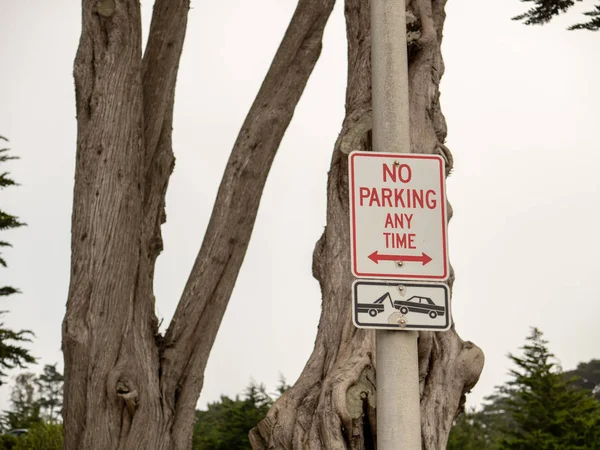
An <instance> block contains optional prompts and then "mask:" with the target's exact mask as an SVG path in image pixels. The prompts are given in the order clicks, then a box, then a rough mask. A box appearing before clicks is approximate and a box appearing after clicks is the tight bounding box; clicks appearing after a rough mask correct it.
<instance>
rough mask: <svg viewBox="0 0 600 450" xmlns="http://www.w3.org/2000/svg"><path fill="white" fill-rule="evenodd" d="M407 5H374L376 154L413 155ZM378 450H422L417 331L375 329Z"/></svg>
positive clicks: (399, 1)
mask: <svg viewBox="0 0 600 450" xmlns="http://www.w3.org/2000/svg"><path fill="white" fill-rule="evenodd" d="M406 45H407V43H406V4H405V0H371V67H372V90H373V150H374V151H375V152H398V153H402V152H404V153H409V152H410V134H409V107H408V105H409V99H408V62H407V48H406ZM376 333H377V337H376V345H377V353H376V355H377V361H376V363H377V448H378V450H418V449H420V448H421V414H420V396H419V367H418V352H417V336H418V334H417V332H416V331H402V332H399V331H389V330H377V331H376Z"/></svg>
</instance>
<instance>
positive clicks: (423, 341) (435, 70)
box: [250, 0, 483, 450]
mask: <svg viewBox="0 0 600 450" xmlns="http://www.w3.org/2000/svg"><path fill="white" fill-rule="evenodd" d="M444 5H445V0H412V1H408V2H407V9H408V11H407V28H408V30H407V31H408V41H409V44H408V45H409V89H410V114H411V117H410V125H411V150H412V152H415V153H440V154H441V155H442V156H444V157H445V158H446V161H447V169H448V173H449V171H450V170H451V168H452V156H451V154H450V152H449V150H448V149H447V147H446V146H445V145H444V144H443V142H444V140H445V137H446V123H445V120H444V116H443V115H442V112H441V110H440V104H439V82H440V78H441V76H442V74H443V71H444V65H443V60H442V55H441V50H440V45H441V39H442V29H443V24H444V19H445V13H444ZM345 14H346V24H347V38H348V85H347V91H346V117H345V119H344V122H343V125H342V130H341V132H340V135H339V137H338V139H337V142H336V144H335V148H334V151H333V157H332V161H331V170H330V172H329V179H328V188H327V199H328V205H327V227H326V229H325V231H324V233H323V235H322V237H321V238H320V240H319V241H318V242H317V244H316V247H315V251H314V257H313V274H314V276H315V278H316V279H317V280H318V281H319V283H320V286H321V291H322V301H323V304H322V314H321V319H320V323H319V327H318V332H317V338H316V342H315V348H314V350H313V353H312V355H311V357H310V358H309V360H308V362H307V364H306V366H305V368H304V370H303V372H302V374H301V375H300V378H299V379H298V380H297V382H296V383H295V384H294V386H293V387H292V388H290V389H289V390H288V391H287V392H286V393H284V395H282V396H281V398H280V399H279V400H278V401H277V402H276V403H275V405H274V406H273V407H272V408H271V410H270V411H269V414H268V415H267V417H266V418H265V419H264V420H263V421H262V422H261V423H260V424H259V425H258V426H257V427H256V428H255V429H253V430H252V431H251V433H250V439H251V442H252V446H253V448H254V449H311V450H316V449H352V450H362V449H375V448H376V442H377V424H376V421H375V417H376V414H375V408H376V372H375V336H374V331H370V330H368V331H367V330H360V329H356V328H355V327H354V326H353V324H352V320H351V300H350V299H351V284H352V281H353V277H352V275H351V271H350V249H349V242H350V239H349V221H348V176H347V159H348V153H350V152H351V151H354V150H366V151H370V150H372V148H371V139H370V132H369V131H370V127H371V85H370V77H371V74H370V67H371V64H370V20H369V2H368V1H366V0H346V7H345ZM448 211H449V216H451V214H452V210H451V208H450V207H449V208H448ZM453 279H454V274H453V271H451V278H450V280H449V283H450V284H452V282H453ZM482 368H483V353H482V352H481V350H480V349H479V348H477V347H476V346H475V345H474V344H472V343H471V342H465V341H463V340H462V339H461V338H460V337H459V336H458V334H457V333H456V330H455V328H454V326H453V327H452V329H451V330H450V331H447V332H443V333H432V332H421V333H420V335H419V379H420V394H421V426H422V448H423V449H425V450H433V449H436V450H441V449H445V448H446V443H447V438H448V433H449V431H450V427H451V424H452V420H453V418H454V417H455V415H456V414H457V413H458V412H459V411H460V409H461V408H462V406H463V404H464V400H465V394H466V393H467V392H468V391H469V390H470V389H471V388H472V387H473V386H474V385H475V383H476V382H477V380H478V377H479V374H480V373H481V370H482Z"/></svg>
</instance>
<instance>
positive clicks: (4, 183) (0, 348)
mask: <svg viewBox="0 0 600 450" xmlns="http://www.w3.org/2000/svg"><path fill="white" fill-rule="evenodd" d="M0 140H4V141H6V138H4V137H2V136H0ZM7 152H8V149H7V148H2V149H0V164H1V163H5V162H7V161H10V160H11V159H17V158H16V157H14V156H9V155H8V154H7ZM15 184H16V183H15V182H14V180H13V179H12V178H10V177H9V174H8V172H0V189H1V188H5V187H8V186H14V185H15ZM23 225H24V224H23V223H22V222H20V221H19V219H18V218H17V217H16V216H13V215H11V214H8V213H7V212H5V211H2V210H1V209H0V231H6V230H10V229H12V228H18V227H21V226H23ZM0 247H10V244H9V243H8V242H6V241H1V240H0ZM0 266H3V267H6V261H5V260H4V258H3V257H2V254H0ZM18 292H19V291H18V289H15V288H14V287H12V286H0V297H5V296H8V295H12V294H16V293H18ZM4 314H6V311H0V316H2V315H4ZM32 336H33V333H32V332H31V331H29V330H21V331H14V330H11V329H10V328H5V325H4V322H0V385H1V384H2V379H3V378H4V377H5V376H6V372H5V370H6V369H14V368H15V367H21V368H23V367H25V365H26V364H31V363H34V362H35V358H34V357H33V356H31V354H30V353H29V350H27V349H25V348H24V347H22V346H21V345H20V344H21V343H23V342H31V337H32Z"/></svg>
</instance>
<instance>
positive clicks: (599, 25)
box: [513, 0, 600, 31]
mask: <svg viewBox="0 0 600 450" xmlns="http://www.w3.org/2000/svg"><path fill="white" fill-rule="evenodd" d="M521 1H522V2H530V3H531V2H533V4H534V6H533V7H532V8H530V9H529V10H527V11H526V12H524V13H523V14H519V15H518V16H515V17H513V20H519V21H522V22H523V23H525V25H543V24H545V23H548V22H550V21H551V20H552V19H553V18H554V17H556V16H558V15H560V14H563V13H565V12H567V11H568V10H569V9H571V7H572V6H574V5H575V2H576V1H577V2H581V1H582V0H521ZM583 14H584V15H585V16H587V17H590V19H589V20H588V21H587V22H583V23H578V24H575V25H571V26H570V27H569V30H589V31H598V30H599V29H600V3H598V4H597V5H594V6H593V9H592V10H590V11H586V12H584V13H583Z"/></svg>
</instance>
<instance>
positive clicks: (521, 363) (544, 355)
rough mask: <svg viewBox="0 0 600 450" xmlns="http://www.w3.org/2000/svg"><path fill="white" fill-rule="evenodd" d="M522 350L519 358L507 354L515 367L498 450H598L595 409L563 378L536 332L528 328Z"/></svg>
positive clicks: (599, 421) (599, 408) (599, 424)
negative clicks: (508, 420)
mask: <svg viewBox="0 0 600 450" xmlns="http://www.w3.org/2000/svg"><path fill="white" fill-rule="evenodd" d="M522 349H523V356H522V357H518V356H515V355H512V354H511V355H509V357H510V359H511V360H512V361H513V363H514V364H515V365H516V366H517V367H516V369H511V371H510V375H511V377H512V379H511V380H510V381H509V382H508V386H509V387H510V388H511V392H510V395H509V396H505V397H504V399H505V405H506V413H507V414H508V415H509V416H510V417H511V419H512V426H511V427H508V428H507V429H505V430H503V434H504V437H503V438H502V440H501V442H500V448H501V449H515V450H517V449H518V450H540V449H542V450H543V449H565V450H566V449H570V450H576V449H581V450H587V449H599V448H600V404H599V403H598V402H597V401H596V400H595V399H594V398H593V397H592V396H591V393H590V392H589V391H584V390H581V389H578V388H576V387H574V386H573V383H574V380H573V379H566V378H565V377H564V376H563V374H562V373H561V371H560V368H558V367H557V365H556V362H555V361H554V355H552V353H550V352H549V350H548V347H547V341H546V340H544V339H543V336H542V332H541V331H540V330H538V329H537V328H533V329H532V331H531V334H530V335H529V336H528V337H527V343H526V344H525V346H524V347H523V348H522Z"/></svg>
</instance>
